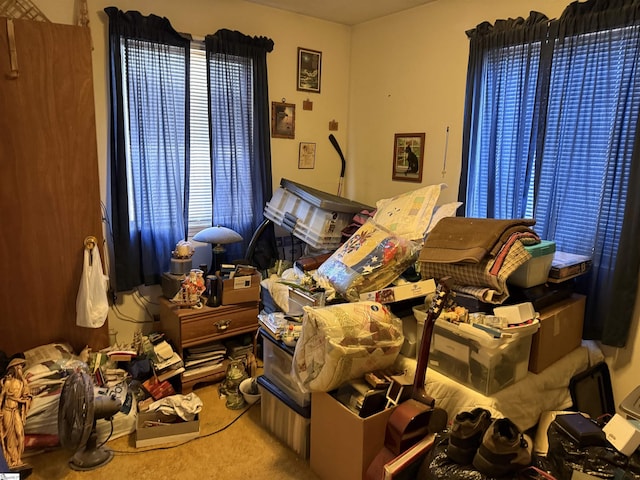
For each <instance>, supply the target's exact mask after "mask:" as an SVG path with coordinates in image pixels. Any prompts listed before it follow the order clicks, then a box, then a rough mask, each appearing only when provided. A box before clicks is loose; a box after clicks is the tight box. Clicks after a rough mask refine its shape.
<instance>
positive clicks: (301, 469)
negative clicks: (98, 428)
mask: <svg viewBox="0 0 640 480" xmlns="http://www.w3.org/2000/svg"><path fill="white" fill-rule="evenodd" d="M194 392H195V393H196V394H197V395H198V396H199V397H200V398H201V399H202V402H203V409H202V412H201V413H200V436H199V437H198V438H196V439H194V440H191V441H189V442H186V443H183V444H179V445H177V446H176V445H175V444H168V445H161V446H159V447H152V448H148V449H136V448H135V433H133V434H130V435H128V436H124V437H120V438H117V439H115V440H112V441H110V442H108V443H107V447H109V448H110V449H111V450H112V451H114V453H115V455H114V458H113V460H111V461H110V462H109V463H107V464H106V465H103V466H102V467H99V468H97V469H94V470H91V471H87V472H82V471H75V470H72V469H71V468H70V467H69V465H68V460H69V459H70V458H71V456H72V454H73V452H69V451H65V450H62V449H57V450H54V451H51V452H46V453H41V454H38V455H35V456H30V457H27V458H25V461H26V462H27V463H28V464H29V465H31V467H32V468H33V471H32V473H31V475H30V476H29V477H28V478H29V479H32V480H59V479H66V480H67V479H68V480H87V479H91V480H103V479H104V480H113V479H130V480H147V479H149V480H151V479H153V480H159V479H165V478H176V479H180V480H207V479H217V480H227V479H235V478H251V479H256V480H261V479H265V480H267V479H269V480H276V479H277V480H288V479H290V480H307V479H308V480H318V476H316V475H315V474H314V473H313V472H312V471H311V469H310V468H309V462H308V460H305V459H302V458H301V457H299V456H298V455H297V454H296V453H295V452H294V451H293V450H291V449H289V448H288V447H287V445H286V444H284V443H282V442H280V441H279V440H278V439H277V438H276V437H274V436H273V435H272V434H271V433H269V431H267V430H266V429H264V428H263V427H262V424H261V418H260V403H256V404H254V405H253V406H251V407H248V408H245V409H243V410H230V409H228V408H226V406H225V400H224V399H221V398H219V396H218V385H217V384H214V385H207V386H203V387H200V388H197V389H195V390H194ZM243 412H244V413H243ZM236 419H237V420H236ZM234 420H236V421H234Z"/></svg>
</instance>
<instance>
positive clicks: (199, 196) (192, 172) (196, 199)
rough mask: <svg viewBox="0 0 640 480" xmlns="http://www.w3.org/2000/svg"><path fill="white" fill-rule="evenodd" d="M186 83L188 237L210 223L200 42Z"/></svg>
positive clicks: (206, 115)
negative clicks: (188, 136) (188, 131)
mask: <svg viewBox="0 0 640 480" xmlns="http://www.w3.org/2000/svg"><path fill="white" fill-rule="evenodd" d="M190 61H191V69H190V74H189V85H190V87H191V91H190V96H189V101H190V113H191V115H190V116H189V122H190V124H189V127H190V130H191V137H190V144H189V145H190V157H189V158H190V162H189V166H190V168H189V224H188V228H189V237H192V236H193V235H195V234H196V233H197V232H199V231H200V230H202V229H203V228H206V227H210V226H211V219H212V218H213V212H212V207H213V204H212V202H211V149H210V148H209V113H208V110H207V102H208V94H207V56H206V52H205V48H204V44H203V43H201V42H192V43H191V49H190Z"/></svg>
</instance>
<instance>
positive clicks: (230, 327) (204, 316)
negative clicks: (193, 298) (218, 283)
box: [160, 298, 259, 393]
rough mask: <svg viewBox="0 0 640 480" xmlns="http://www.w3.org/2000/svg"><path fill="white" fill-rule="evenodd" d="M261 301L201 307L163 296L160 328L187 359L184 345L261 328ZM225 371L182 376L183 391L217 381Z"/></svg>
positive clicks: (213, 340) (206, 341)
mask: <svg viewBox="0 0 640 480" xmlns="http://www.w3.org/2000/svg"><path fill="white" fill-rule="evenodd" d="M258 303H259V302H248V303H240V304H237V305H221V306H219V307H207V306H203V307H202V308H200V309H195V308H180V307H178V306H177V305H175V304H174V303H171V302H170V301H169V300H167V299H166V298H161V299H160V328H161V329H162V332H164V334H165V335H166V338H167V340H169V341H171V343H173V345H174V347H175V349H176V351H177V352H178V354H179V355H180V356H181V357H182V358H184V356H183V352H184V349H185V348H189V347H196V346H199V345H204V344H207V343H212V342H216V341H221V340H223V339H227V338H231V337H235V336H236V335H241V334H244V333H253V334H255V333H256V332H257V330H258V311H259V310H258V308H259V306H258ZM224 374H225V371H224V369H223V370H222V371H215V372H213V373H211V372H208V373H203V374H202V375H185V374H182V375H181V376H180V380H181V387H182V393H188V392H190V391H191V390H192V389H193V387H194V385H196V384H197V383H204V382H216V381H219V380H222V379H223V378H224Z"/></svg>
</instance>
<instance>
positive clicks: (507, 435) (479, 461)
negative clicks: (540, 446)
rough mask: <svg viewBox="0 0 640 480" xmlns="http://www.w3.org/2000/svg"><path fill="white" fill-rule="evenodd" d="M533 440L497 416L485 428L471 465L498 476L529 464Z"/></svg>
mask: <svg viewBox="0 0 640 480" xmlns="http://www.w3.org/2000/svg"><path fill="white" fill-rule="evenodd" d="M532 450H533V442H532V441H531V438H529V437H528V436H527V435H525V434H524V433H522V432H521V431H520V429H518V427H517V426H516V425H515V424H514V423H513V422H512V421H511V420H509V419H508V418H499V419H497V420H494V421H493V423H492V424H491V425H490V426H489V428H487V431H486V432H485V433H484V436H483V437H482V443H481V444H480V447H479V448H478V451H477V452H476V454H475V455H474V457H473V462H472V463H473V466H474V467H475V468H476V470H478V471H479V472H481V473H484V474H485V475H489V476H493V477H500V476H503V475H506V474H508V473H513V472H516V471H518V470H520V469H522V468H525V467H527V466H529V465H530V464H531V452H532Z"/></svg>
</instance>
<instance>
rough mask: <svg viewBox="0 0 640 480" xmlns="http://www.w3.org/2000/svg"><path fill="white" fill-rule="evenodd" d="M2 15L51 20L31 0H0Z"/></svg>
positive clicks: (0, 13) (44, 20)
mask: <svg viewBox="0 0 640 480" xmlns="http://www.w3.org/2000/svg"><path fill="white" fill-rule="evenodd" d="M0 16H3V17H4V16H6V17H9V18H25V19H27V20H39V21H41V22H49V21H50V20H49V19H48V18H47V17H46V16H45V14H44V13H42V11H41V10H40V9H39V8H38V7H36V6H35V5H34V4H33V3H32V2H31V1H30V0H0Z"/></svg>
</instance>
